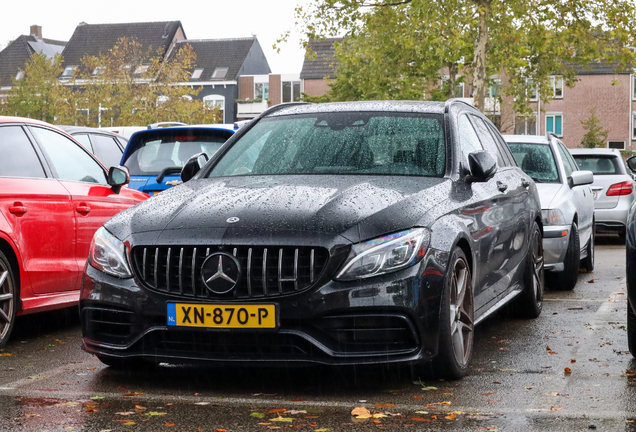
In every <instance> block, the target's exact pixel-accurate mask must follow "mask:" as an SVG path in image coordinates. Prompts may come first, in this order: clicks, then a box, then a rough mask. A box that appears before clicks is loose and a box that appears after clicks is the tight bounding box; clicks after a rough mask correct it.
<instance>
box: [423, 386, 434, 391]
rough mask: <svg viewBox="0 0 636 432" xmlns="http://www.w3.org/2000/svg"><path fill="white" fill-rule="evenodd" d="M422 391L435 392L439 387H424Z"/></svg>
mask: <svg viewBox="0 0 636 432" xmlns="http://www.w3.org/2000/svg"><path fill="white" fill-rule="evenodd" d="M422 390H424V391H433V390H437V387H433V386H428V387H422Z"/></svg>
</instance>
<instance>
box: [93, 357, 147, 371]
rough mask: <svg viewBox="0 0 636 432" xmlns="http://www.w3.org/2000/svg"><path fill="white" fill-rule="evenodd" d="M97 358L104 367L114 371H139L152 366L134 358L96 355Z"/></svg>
mask: <svg viewBox="0 0 636 432" xmlns="http://www.w3.org/2000/svg"><path fill="white" fill-rule="evenodd" d="M97 358H98V359H99V361H100V362H102V363H104V364H105V365H106V366H108V367H110V368H112V369H116V370H140V369H144V368H150V367H151V366H152V363H150V362H147V361H145V360H142V359H139V358H135V357H133V358H119V357H107V356H102V355H97Z"/></svg>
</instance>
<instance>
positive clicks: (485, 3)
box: [473, 0, 492, 112]
mask: <svg viewBox="0 0 636 432" xmlns="http://www.w3.org/2000/svg"><path fill="white" fill-rule="evenodd" d="M491 1H492V0H478V1H477V10H478V13H479V29H478V30H477V40H476V41H475V75H474V79H473V85H474V86H475V90H474V93H473V97H474V100H475V106H476V107H477V109H479V110H480V111H482V112H483V111H484V103H485V101H486V91H487V90H488V76H487V73H486V71H487V68H486V53H487V49H488V20H489V19H490V3H491Z"/></svg>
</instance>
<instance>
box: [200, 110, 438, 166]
mask: <svg viewBox="0 0 636 432" xmlns="http://www.w3.org/2000/svg"><path fill="white" fill-rule="evenodd" d="M445 160H446V151H445V145H444V132H443V128H442V117H441V116H434V115H422V114H405V113H395V114H392V113H388V114H387V113H373V112H363V113H360V112H337V113H317V114H308V115H293V116H281V117H273V118H266V119H263V120H261V121H259V122H258V123H257V124H256V125H255V126H254V127H253V128H252V129H250V130H249V131H248V132H247V133H246V134H245V135H244V136H243V137H241V138H240V139H239V140H238V141H237V142H235V143H234V145H233V146H232V148H230V149H229V150H228V151H227V153H225V155H224V156H223V157H222V158H221V160H220V161H219V162H218V163H217V164H216V165H215V166H214V168H213V169H212V171H211V172H210V173H209V174H208V176H209V177H221V176H236V175H261V174H390V175H417V176H432V177H442V176H443V175H444V167H445Z"/></svg>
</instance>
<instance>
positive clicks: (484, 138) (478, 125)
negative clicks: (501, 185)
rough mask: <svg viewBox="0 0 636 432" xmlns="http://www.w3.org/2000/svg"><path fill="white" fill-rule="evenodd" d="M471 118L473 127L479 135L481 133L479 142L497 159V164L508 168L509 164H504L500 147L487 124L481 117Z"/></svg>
mask: <svg viewBox="0 0 636 432" xmlns="http://www.w3.org/2000/svg"><path fill="white" fill-rule="evenodd" d="M470 117H471V120H472V122H473V125H474V126H475V130H477V133H479V140H480V141H481V143H482V145H483V146H484V148H485V149H486V151H487V152H488V153H490V154H492V155H493V156H495V157H496V158H497V164H498V165H499V166H500V167H503V166H506V165H507V164H506V163H505V162H504V160H503V157H502V156H501V152H500V151H499V147H498V146H497V144H496V143H495V139H494V138H493V137H492V135H491V134H490V131H489V130H488V127H487V126H486V124H485V123H484V122H483V120H482V119H480V118H479V117H476V116H470Z"/></svg>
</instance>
